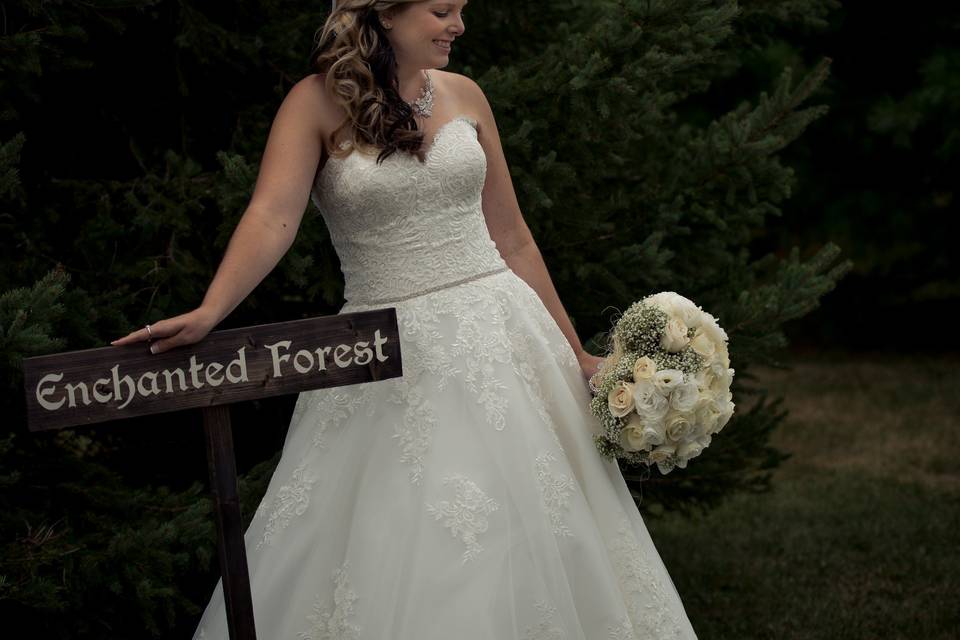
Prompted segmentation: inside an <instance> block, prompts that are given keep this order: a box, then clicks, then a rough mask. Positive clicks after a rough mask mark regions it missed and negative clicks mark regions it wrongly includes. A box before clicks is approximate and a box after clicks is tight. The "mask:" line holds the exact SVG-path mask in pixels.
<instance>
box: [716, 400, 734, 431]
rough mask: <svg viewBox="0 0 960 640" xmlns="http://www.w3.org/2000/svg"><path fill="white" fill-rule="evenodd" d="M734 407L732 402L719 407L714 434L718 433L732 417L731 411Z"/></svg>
mask: <svg viewBox="0 0 960 640" xmlns="http://www.w3.org/2000/svg"><path fill="white" fill-rule="evenodd" d="M735 407H736V405H734V404H733V403H732V402H726V403H724V404H723V405H722V406H721V409H720V415H719V416H718V417H717V426H716V427H714V433H720V432H721V431H722V430H723V428H724V427H725V426H726V425H727V423H728V422H730V418H732V417H733V411H734V408H735Z"/></svg>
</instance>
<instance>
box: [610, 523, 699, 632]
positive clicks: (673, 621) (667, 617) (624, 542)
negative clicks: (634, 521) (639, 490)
mask: <svg viewBox="0 0 960 640" xmlns="http://www.w3.org/2000/svg"><path fill="white" fill-rule="evenodd" d="M609 549H610V559H611V561H612V563H613V566H614V569H615V570H616V572H617V577H618V578H619V580H620V588H621V591H623V594H624V597H625V598H626V601H627V611H628V613H629V614H630V621H631V623H632V624H633V627H634V634H635V635H636V634H639V637H641V638H656V639H657V640H660V639H661V638H680V637H682V636H681V635H680V634H681V626H680V621H679V620H677V618H676V617H675V616H674V614H673V609H672V608H671V605H672V604H673V602H674V601H673V600H672V599H671V598H668V597H667V593H666V591H665V589H664V585H663V584H662V583H661V581H660V580H659V578H657V577H656V576H654V574H653V572H652V571H651V570H650V565H649V562H648V559H647V554H646V552H645V551H644V550H643V549H642V548H641V546H640V544H639V543H638V542H637V540H636V537H635V534H634V532H633V529H632V527H631V526H630V522H629V521H628V520H627V518H626V516H622V517H621V519H620V522H619V524H618V526H617V533H616V536H615V538H614V539H613V541H612V542H611V543H610V545H609ZM627 637H629V636H627Z"/></svg>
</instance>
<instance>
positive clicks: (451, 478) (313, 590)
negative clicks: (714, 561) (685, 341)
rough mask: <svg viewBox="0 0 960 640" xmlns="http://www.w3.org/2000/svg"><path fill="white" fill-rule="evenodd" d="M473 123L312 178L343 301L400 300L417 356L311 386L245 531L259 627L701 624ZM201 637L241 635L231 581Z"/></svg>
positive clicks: (395, 631)
mask: <svg viewBox="0 0 960 640" xmlns="http://www.w3.org/2000/svg"><path fill="white" fill-rule="evenodd" d="M476 126H477V123H476V121H475V120H474V119H473V118H471V117H469V116H467V115H460V116H457V117H455V118H453V119H452V120H450V121H449V122H447V123H445V124H444V125H443V126H442V127H441V128H440V129H439V130H438V131H437V133H436V134H435V136H434V139H433V141H432V144H431V146H430V148H429V150H428V151H427V154H426V156H425V161H424V162H421V160H420V158H418V157H416V156H413V155H406V154H401V153H396V154H394V155H392V156H390V157H388V158H387V159H386V161H385V162H384V163H383V164H382V165H379V166H378V165H377V164H376V162H375V156H373V155H366V154H363V153H361V152H359V151H354V152H353V153H351V154H350V155H349V156H347V157H345V158H330V159H329V160H328V161H327V163H326V164H325V165H324V167H323V170H322V171H321V172H320V173H319V174H318V176H317V178H316V183H315V187H314V189H313V192H312V195H311V198H312V200H313V202H314V204H315V205H316V206H317V207H318V208H319V209H320V212H321V214H322V215H323V217H324V220H325V222H326V224H327V226H328V228H329V232H330V236H331V239H332V241H333V244H334V246H335V248H336V250H337V252H338V255H339V257H340V261H341V269H342V271H343V274H344V277H345V292H344V294H345V298H346V299H347V303H346V304H345V305H344V306H343V307H342V309H341V312H342V313H347V312H354V311H365V310H369V309H376V308H380V307H396V310H397V322H398V327H399V331H400V345H401V356H402V361H403V376H402V377H399V378H391V379H388V380H381V381H377V382H371V383H365V384H357V385H350V386H345V387H334V388H329V389H320V390H314V391H307V392H304V393H301V394H300V395H299V397H298V399H297V402H296V405H295V409H294V412H293V416H292V419H291V422H290V428H289V431H288V433H287V436H286V441H285V443H284V447H283V453H282V456H281V458H280V462H279V464H278V466H277V468H276V471H275V472H274V475H273V477H272V479H271V481H270V484H269V487H268V489H267V491H266V494H265V495H264V497H263V501H262V502H261V503H260V506H259V508H258V509H257V510H256V514H255V516H254V518H253V520H252V522H251V524H250V526H249V528H248V529H247V531H246V534H245V541H246V551H247V561H248V565H249V572H250V584H251V591H252V596H253V609H254V616H255V623H256V629H257V637H258V638H263V639H264V640H281V639H282V640H287V639H291V640H292V639H298V640H321V639H337V640H354V639H358V640H359V639H364V640H393V639H397V640H481V639H482V640H545V639H550V640H559V639H564V640H600V639H601V638H602V639H608V638H613V639H618V640H623V639H628V638H629V639H633V640H653V639H661V638H682V639H684V640H686V639H690V638H696V635H695V633H694V631H693V628H692V626H691V624H690V622H689V620H688V619H687V616H686V614H685V611H684V608H683V605H682V603H681V600H680V597H679V595H678V593H677V591H676V589H675V587H674V585H673V582H672V580H671V578H670V576H669V575H668V573H667V571H666V569H665V567H664V565H663V562H662V561H661V559H660V556H659V554H658V553H657V551H656V549H655V547H654V545H653V542H652V541H651V538H650V535H649V534H648V532H647V529H646V526H645V525H644V522H643V520H642V518H641V516H640V513H639V512H638V511H637V508H636V506H635V504H634V502H633V500H632V499H631V497H630V493H629V491H628V489H627V486H626V484H625V483H624V480H623V476H622V475H621V473H620V470H619V468H618V466H617V464H616V463H615V462H613V461H611V460H608V459H605V458H603V457H601V456H600V454H599V453H598V451H597V450H596V448H595V445H594V444H593V441H592V440H591V435H592V433H594V432H595V431H596V430H597V429H598V427H599V425H598V423H597V421H596V419H595V418H594V417H593V416H592V414H591V413H590V411H589V409H588V401H589V399H590V395H589V394H590V392H589V388H588V386H587V382H586V380H585V379H584V377H583V375H582V374H581V371H580V367H579V365H578V362H577V359H576V356H575V354H574V352H573V350H572V348H571V346H570V344H569V342H568V341H567V339H566V338H565V337H564V335H563V333H562V332H561V331H560V328H559V327H558V326H557V324H556V322H555V321H554V320H553V318H552V317H551V315H550V313H549V312H548V311H547V309H546V307H545V306H544V305H543V304H542V302H541V300H540V298H539V296H538V295H537V293H536V292H535V291H534V290H533V289H532V288H531V287H530V286H529V285H528V284H527V283H526V282H525V281H524V280H522V279H521V278H520V277H518V276H517V275H516V274H514V273H513V272H512V271H511V270H510V269H509V268H508V267H507V265H506V263H505V262H504V261H503V259H502V258H501V257H500V254H499V252H498V251H497V248H496V245H495V244H494V242H493V240H492V239H491V238H490V235H489V232H488V230H487V228H486V225H485V222H484V218H483V213H482V210H481V205H480V194H481V189H482V186H483V183H484V177H485V173H486V158H485V155H484V151H483V148H482V147H481V146H480V143H479V141H478V139H477V130H476ZM194 638H203V639H211V640H212V639H214V638H216V639H222V638H227V621H226V613H225V609H224V601H223V590H222V582H218V583H217V586H216V588H215V589H214V592H213V595H212V597H211V599H210V602H209V604H208V606H207V607H206V610H205V612H204V614H203V617H202V619H201V620H200V623H199V626H198V628H197V631H196V635H195V636H194Z"/></svg>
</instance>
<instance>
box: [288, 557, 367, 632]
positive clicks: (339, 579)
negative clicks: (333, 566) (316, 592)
mask: <svg viewBox="0 0 960 640" xmlns="http://www.w3.org/2000/svg"><path fill="white" fill-rule="evenodd" d="M347 567H348V563H347V562H344V563H343V565H341V567H340V568H339V569H337V570H335V571H334V572H333V582H334V585H335V586H334V590H333V602H332V603H328V604H327V606H324V603H323V601H322V599H321V596H317V601H316V602H315V603H314V605H313V611H312V612H311V613H310V615H308V616H307V620H308V621H309V622H310V628H309V629H308V630H307V631H301V632H300V633H299V634H297V637H298V638H299V639H300V640H359V638H360V627H359V626H357V625H355V624H353V623H351V622H350V618H351V616H353V615H354V611H353V603H354V602H356V600H357V594H356V592H354V590H353V589H352V588H351V587H350V585H349V582H348V578H347Z"/></svg>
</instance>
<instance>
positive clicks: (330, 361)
mask: <svg viewBox="0 0 960 640" xmlns="http://www.w3.org/2000/svg"><path fill="white" fill-rule="evenodd" d="M23 366H24V386H25V392H26V401H27V424H28V427H29V429H30V430H31V431H40V430H43V429H61V428H63V427H71V426H76V425H83V424H92V423H96V422H105V421H107V420H118V419H121V418H132V417H135V416H142V415H147V414H152V413H161V412H166V411H179V410H181V409H190V408H197V407H211V406H215V405H221V404H230V403H234V402H241V401H243V400H253V399H256V398H266V397H269V396H276V395H281V394H285V393H296V392H298V391H306V390H309V389H318V388H321V387H337V386H343V385H349V384H357V383H360V382H372V381H375V380H383V379H386V378H393V377H397V376H402V375H403V370H402V366H401V362H400V342H399V339H398V332H397V317H396V309H395V308H393V307H390V308H387V309H377V310H374V311H364V312H357V313H345V314H341V315H335V316H325V317H318V318H309V319H306V320H295V321H292V322H277V323H275V324H265V325H257V326H252V327H244V328H241V329H226V330H224V331H215V332H212V333H210V334H209V335H208V336H207V337H206V338H204V339H203V340H202V341H200V342H198V343H196V344H193V345H188V346H185V347H180V348H177V349H171V350H170V351H165V352H164V353H160V354H157V355H154V354H152V353H150V351H149V348H148V346H147V343H145V342H140V343H134V344H129V345H123V346H118V347H112V346H111V347H102V348H97V349H85V350H83V351H68V352H64V353H57V354H53V355H46V356H37V357H34V358H26V359H24V361H23Z"/></svg>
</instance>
